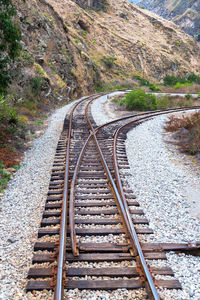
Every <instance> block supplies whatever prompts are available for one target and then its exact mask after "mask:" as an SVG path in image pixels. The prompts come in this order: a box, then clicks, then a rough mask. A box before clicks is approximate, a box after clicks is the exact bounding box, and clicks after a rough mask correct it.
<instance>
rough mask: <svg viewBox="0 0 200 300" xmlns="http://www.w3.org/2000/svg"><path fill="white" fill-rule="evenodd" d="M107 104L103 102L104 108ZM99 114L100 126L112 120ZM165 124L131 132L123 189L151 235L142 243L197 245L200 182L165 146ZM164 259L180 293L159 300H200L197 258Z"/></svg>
mask: <svg viewBox="0 0 200 300" xmlns="http://www.w3.org/2000/svg"><path fill="white" fill-rule="evenodd" d="M105 102H106V100H104V101H103V99H102V102H101V103H102V105H104V107H105ZM96 105H97V104H96ZM107 107H108V106H107ZM99 111H100V110H96V111H95V110H94V109H93V110H92V112H93V117H94V119H95V121H96V122H97V123H98V125H102V124H104V123H106V122H108V121H109V120H111V119H113V112H110V114H109V112H108V111H107V113H106V115H105V114H104V112H103V109H101V112H103V114H102V113H101V115H100V114H99ZM166 120H167V118H166V117H165V116H161V117H156V118H154V119H153V120H150V121H147V122H144V123H143V124H141V125H139V126H137V127H136V128H134V129H132V130H131V131H129V133H128V135H127V140H126V152H127V157H128V161H129V165H130V175H131V176H128V177H127V178H126V180H127V185H129V186H130V187H131V188H132V190H133V192H134V194H135V195H137V201H138V202H139V203H140V205H141V208H142V209H143V210H144V213H145V216H146V217H147V218H148V220H149V221H150V227H151V228H152V229H153V230H154V234H153V235H145V240H146V241H149V242H153V241H154V242H195V241H198V240H199V232H200V209H199V198H200V189H199V183H200V178H199V176H198V173H197V172H193V168H191V167H190V164H189V163H188V162H186V161H185V155H184V154H180V153H179V152H178V151H177V149H176V147H175V146H172V145H168V144H167V143H166V141H165V140H166V135H167V134H166V133H165V132H164V130H163V126H164V124H165V122H166ZM125 172H126V171H124V173H125ZM121 173H122V174H123V171H122V172H121ZM124 176H126V175H125V174H124ZM193 195H194V196H193ZM167 257H168V261H167V265H168V266H170V267H171V268H172V269H173V271H174V273H175V277H176V278H177V279H178V280H179V281H180V282H181V284H182V288H183V290H182V291H180V290H178V291H176V290H165V289H163V290H160V294H161V296H162V297H163V299H165V300H183V299H184V300H199V299H200V267H199V266H200V258H199V257H194V256H191V255H185V254H182V253H181V254H178V255H177V254H175V253H173V252H170V253H169V254H167ZM149 263H150V264H152V262H151V261H149ZM159 265H160V266H161V265H162V263H160V262H158V261H155V266H159Z"/></svg>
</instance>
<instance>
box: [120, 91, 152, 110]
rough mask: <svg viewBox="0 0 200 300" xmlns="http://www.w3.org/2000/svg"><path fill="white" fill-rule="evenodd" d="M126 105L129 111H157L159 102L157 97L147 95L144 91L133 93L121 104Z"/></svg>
mask: <svg viewBox="0 0 200 300" xmlns="http://www.w3.org/2000/svg"><path fill="white" fill-rule="evenodd" d="M122 103H125V104H126V108H127V109H128V110H134V109H136V110H156V109H158V102H157V99H156V96H155V95H152V94H146V93H145V92H144V91H143V90H141V89H138V90H135V91H132V92H130V93H128V94H127V95H126V97H125V98H124V99H122V100H121V102H120V104H122Z"/></svg>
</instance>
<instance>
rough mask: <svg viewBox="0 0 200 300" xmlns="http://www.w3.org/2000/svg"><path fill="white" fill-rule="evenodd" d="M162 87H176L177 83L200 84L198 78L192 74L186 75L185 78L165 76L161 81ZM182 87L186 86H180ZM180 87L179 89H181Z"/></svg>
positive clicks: (199, 77) (199, 78)
mask: <svg viewBox="0 0 200 300" xmlns="http://www.w3.org/2000/svg"><path fill="white" fill-rule="evenodd" d="M163 83H164V85H170V86H172V85H176V84H178V83H180V84H188V85H189V84H192V83H197V84H200V76H199V75H196V74H194V73H192V74H190V75H188V76H187V77H175V76H169V75H167V76H165V78H164V79H163ZM182 86H187V85H182ZM182 86H181V87H182Z"/></svg>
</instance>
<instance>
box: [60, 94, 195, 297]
mask: <svg viewBox="0 0 200 300" xmlns="http://www.w3.org/2000/svg"><path fill="white" fill-rule="evenodd" d="M99 96H100V95H98V96H96V97H95V98H94V99H92V100H90V102H89V103H88V104H87V108H86V110H87V112H88V107H89V104H90V103H91V102H92V101H94V100H95V99H96V98H98V97H99ZM84 100H88V98H85V99H83V100H81V101H80V102H79V103H78V104H77V105H75V107H74V108H73V112H74V111H75V109H76V107H77V106H78V105H79V104H80V103H81V102H82V101H84ZM195 108H196V107H195ZM195 108H194V107H193V108H192V109H195ZM188 109H191V108H188ZM173 111H174V110H170V112H173ZM73 112H72V113H71V115H70V128H71V129H72V118H73ZM144 114H147V113H144ZM137 116H138V115H134V116H128V117H124V118H121V119H118V120H114V121H111V122H109V123H106V124H104V125H102V126H99V127H98V128H96V129H95V130H94V129H93V127H92V124H91V122H89V123H88V124H89V126H90V128H91V130H92V132H91V133H90V135H89V136H88V138H87V140H86V142H85V144H84V148H83V149H82V151H81V153H80V155H79V158H78V162H79V164H77V165H76V174H77V172H78V168H79V166H80V163H81V160H82V157H83V155H84V152H85V149H86V146H87V144H88V143H89V140H90V139H91V137H94V140H95V144H96V146H97V149H98V152H99V154H100V157H101V160H102V163H103V166H104V169H105V171H106V174H107V177H108V178H109V181H110V183H111V186H112V189H113V191H114V194H115V197H116V198H117V201H118V205H119V207H120V211H121V214H122V215H123V219H124V218H125V219H124V221H125V224H126V227H127V229H128V231H130V228H129V226H130V224H129V222H127V218H126V217H125V216H126V211H125V208H124V205H123V202H122V199H121V196H120V194H119V191H118V189H117V186H116V184H115V182H114V180H113V178H112V175H111V173H110V170H109V168H108V165H107V163H106V161H105V158H104V156H103V153H102V151H101V148H100V146H99V143H98V140H97V137H96V132H97V131H99V130H100V129H101V128H102V127H104V126H106V125H107V126H108V125H110V124H112V123H114V122H119V121H121V120H125V119H129V118H132V117H137ZM86 119H87V120H89V118H88V114H87V117H86ZM70 139H71V133H70ZM70 139H68V144H69V146H70ZM69 150H70V149H69V148H68V151H67V152H68V154H67V155H66V157H68V162H66V169H65V190H64V195H65V196H64V201H63V202H64V203H63V206H62V222H61V230H60V246H59V259H58V273H59V274H57V282H56V288H55V295H54V300H60V299H62V297H63V285H64V284H63V281H64V278H63V268H64V267H63V266H64V263H65V248H66V229H67V222H66V221H67V200H68V189H69V184H68V183H66V178H68V177H69ZM67 168H68V169H67ZM73 179H74V180H73V186H72V185H71V187H72V189H73V192H71V191H70V199H71V201H70V205H71V206H70V215H69V217H70V219H71V221H70V233H71V238H72V249H73V253H74V254H75V255H78V249H77V240H76V232H75V220H74V195H75V194H74V191H75V185H76V177H75V175H74V176H73ZM67 181H68V180H67ZM64 236H65V237H64ZM61 274H62V275H61ZM155 299H159V298H155Z"/></svg>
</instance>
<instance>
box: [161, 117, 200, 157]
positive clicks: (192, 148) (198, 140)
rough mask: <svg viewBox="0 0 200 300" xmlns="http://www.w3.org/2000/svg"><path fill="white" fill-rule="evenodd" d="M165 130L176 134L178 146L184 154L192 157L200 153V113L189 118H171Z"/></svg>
mask: <svg viewBox="0 0 200 300" xmlns="http://www.w3.org/2000/svg"><path fill="white" fill-rule="evenodd" d="M165 130H166V131H169V132H176V138H177V139H178V144H179V145H180V146H181V148H182V150H183V151H184V152H187V153H190V154H192V155H194V154H197V153H200V112H195V113H193V114H191V115H189V116H183V115H182V116H181V117H175V116H171V117H169V120H168V121H167V124H166V126H165Z"/></svg>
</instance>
